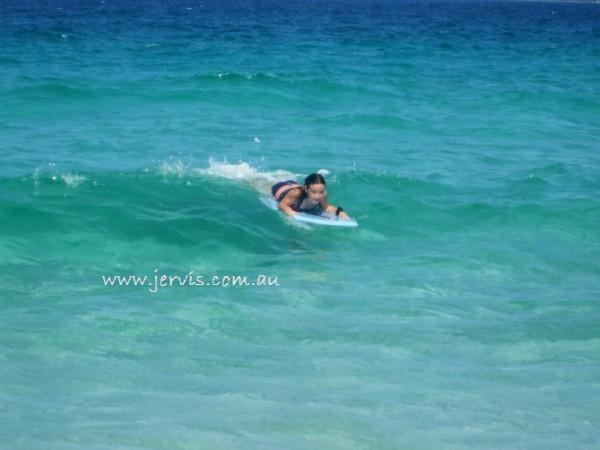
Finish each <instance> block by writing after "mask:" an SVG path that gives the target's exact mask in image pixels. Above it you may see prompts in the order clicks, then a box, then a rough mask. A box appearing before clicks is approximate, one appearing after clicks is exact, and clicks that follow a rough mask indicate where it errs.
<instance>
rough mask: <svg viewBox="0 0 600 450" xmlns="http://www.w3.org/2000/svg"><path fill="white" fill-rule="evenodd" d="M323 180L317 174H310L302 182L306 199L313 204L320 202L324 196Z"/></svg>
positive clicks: (325, 192)
mask: <svg viewBox="0 0 600 450" xmlns="http://www.w3.org/2000/svg"><path fill="white" fill-rule="evenodd" d="M325 186H326V183H325V178H323V175H321V174H318V173H312V174H310V175H309V176H307V177H306V179H305V180H304V190H305V191H306V195H307V196H308V198H309V199H310V200H312V201H314V202H318V201H321V199H323V198H324V197H325V196H326V195H327V191H326V190H325Z"/></svg>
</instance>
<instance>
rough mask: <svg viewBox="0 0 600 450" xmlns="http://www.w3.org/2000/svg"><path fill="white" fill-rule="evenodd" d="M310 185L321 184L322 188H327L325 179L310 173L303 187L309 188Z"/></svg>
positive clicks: (317, 174)
mask: <svg viewBox="0 0 600 450" xmlns="http://www.w3.org/2000/svg"><path fill="white" fill-rule="evenodd" d="M311 184H322V185H323V186H327V183H325V178H323V175H321V174H320V173H311V174H310V175H309V176H307V177H306V178H305V180H304V186H310V185H311Z"/></svg>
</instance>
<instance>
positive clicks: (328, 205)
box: [323, 199, 350, 220]
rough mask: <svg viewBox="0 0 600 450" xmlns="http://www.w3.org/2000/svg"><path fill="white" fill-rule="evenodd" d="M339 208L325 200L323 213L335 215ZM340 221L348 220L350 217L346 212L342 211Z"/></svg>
mask: <svg viewBox="0 0 600 450" xmlns="http://www.w3.org/2000/svg"><path fill="white" fill-rule="evenodd" d="M337 209H338V207H337V206H335V205H332V204H331V203H327V199H324V200H323V211H325V212H328V213H330V214H335V213H336V212H337ZM338 215H339V218H340V219H344V220H348V219H350V217H349V216H348V214H346V213H345V212H344V211H340V213H339V214H338Z"/></svg>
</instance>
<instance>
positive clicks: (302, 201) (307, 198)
mask: <svg viewBox="0 0 600 450" xmlns="http://www.w3.org/2000/svg"><path fill="white" fill-rule="evenodd" d="M271 193H272V194H273V198H274V199H275V201H276V202H277V203H278V205H279V209H280V210H281V211H283V212H284V213H286V214H287V215H290V216H293V215H294V214H297V213H305V214H316V215H319V214H321V213H323V212H328V213H331V214H335V215H336V216H339V218H340V219H344V220H348V219H350V217H348V214H346V213H345V212H344V210H343V209H342V207H340V206H337V207H336V206H334V205H332V204H330V203H328V202H327V191H326V190H325V178H323V176H322V175H320V174H318V173H313V174H311V175H309V176H307V177H306V179H305V180H304V186H301V185H300V183H298V182H296V181H293V180H287V181H280V182H279V183H277V184H274V185H273V187H272V188H271Z"/></svg>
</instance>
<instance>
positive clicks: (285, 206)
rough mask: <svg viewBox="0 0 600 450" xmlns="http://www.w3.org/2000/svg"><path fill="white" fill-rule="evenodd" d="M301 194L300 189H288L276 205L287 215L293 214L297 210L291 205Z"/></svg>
mask: <svg viewBox="0 0 600 450" xmlns="http://www.w3.org/2000/svg"><path fill="white" fill-rule="evenodd" d="M301 194H302V192H301V190H300V189H290V190H289V191H288V192H287V193H286V194H285V197H283V199H282V200H281V201H280V202H279V204H278V205H277V206H278V207H279V209H280V210H281V211H283V212H284V213H285V214H287V215H288V216H293V215H295V214H297V212H296V211H294V210H293V209H292V205H293V204H294V203H296V200H298V199H299V198H300V195H301Z"/></svg>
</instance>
